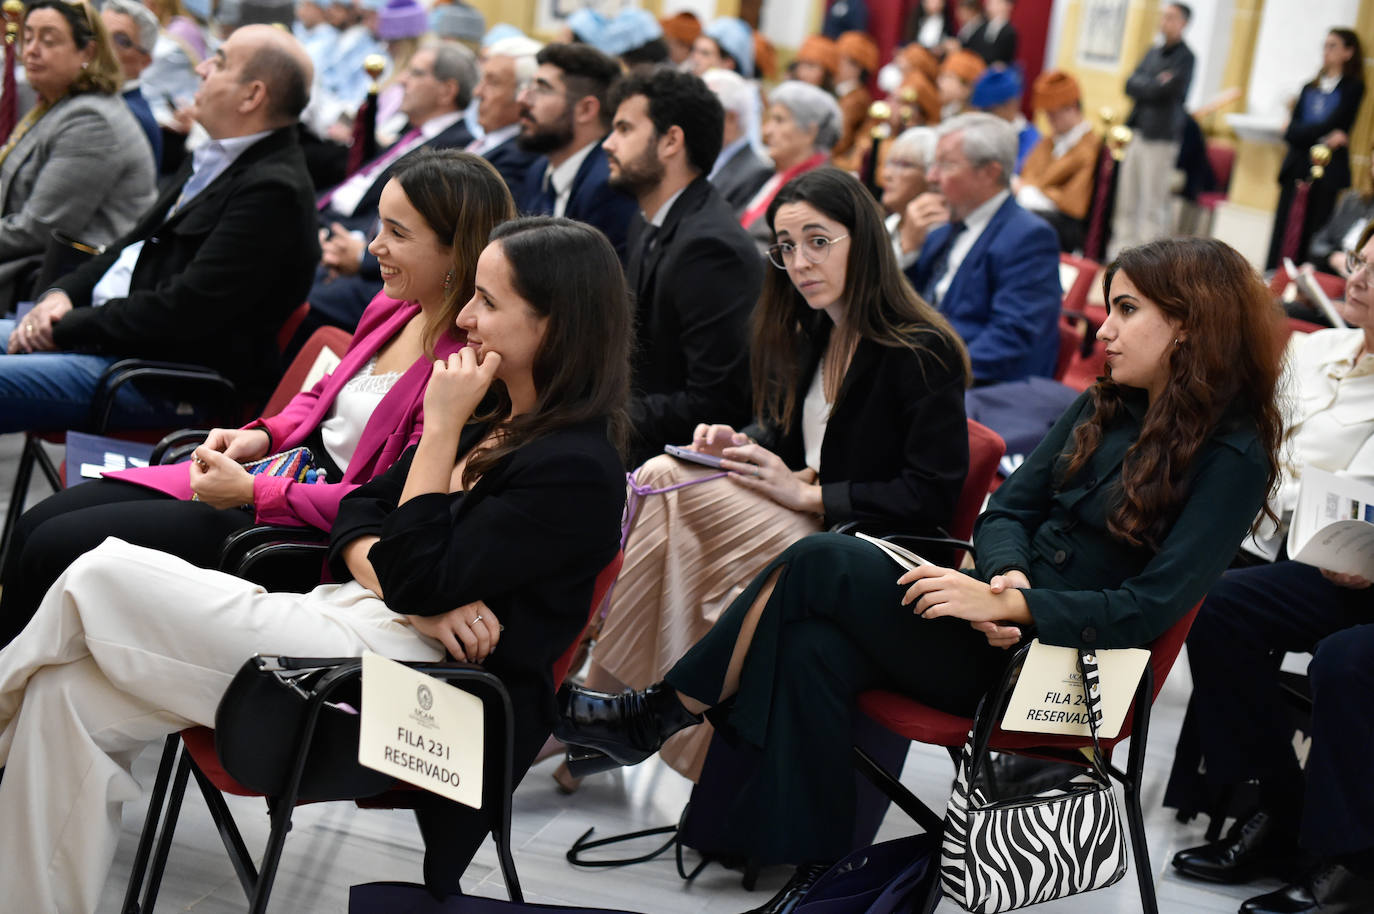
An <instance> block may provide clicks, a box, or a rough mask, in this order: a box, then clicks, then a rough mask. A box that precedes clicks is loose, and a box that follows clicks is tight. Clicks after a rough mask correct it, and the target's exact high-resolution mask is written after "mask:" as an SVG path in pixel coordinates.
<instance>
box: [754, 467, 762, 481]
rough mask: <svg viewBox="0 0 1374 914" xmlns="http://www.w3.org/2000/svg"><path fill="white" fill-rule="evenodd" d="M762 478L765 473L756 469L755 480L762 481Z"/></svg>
mask: <svg viewBox="0 0 1374 914" xmlns="http://www.w3.org/2000/svg"><path fill="white" fill-rule="evenodd" d="M762 476H763V473H762V472H761V471H760V470H759V468H758V467H754V478H755V479H760V478H762Z"/></svg>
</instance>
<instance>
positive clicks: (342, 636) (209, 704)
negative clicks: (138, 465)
mask: <svg viewBox="0 0 1374 914" xmlns="http://www.w3.org/2000/svg"><path fill="white" fill-rule="evenodd" d="M364 650H372V651H375V652H377V653H379V654H384V655H386V656H388V657H392V658H395V659H398V660H436V659H438V658H440V657H441V656H443V649H442V648H441V647H440V646H439V644H438V642H436V641H433V640H431V639H429V638H426V637H424V636H422V635H420V634H418V633H417V632H416V631H415V630H414V629H412V628H411V627H410V625H409V624H408V623H407V622H406V621H405V619H404V618H403V617H402V616H399V615H397V614H396V613H393V612H392V611H391V610H390V609H388V608H387V606H386V604H385V603H383V602H382V601H381V600H380V599H378V598H377V597H376V596H374V595H373V594H372V593H371V592H369V591H367V590H366V589H364V588H363V587H362V586H361V585H358V584H356V583H348V584H342V585H334V584H331V585H325V586H321V587H317V588H316V589H315V590H313V591H312V592H310V593H308V594H287V593H267V592H266V591H264V590H263V589H262V588H260V587H257V586H256V585H254V584H251V583H249V582H247V581H243V580H241V579H239V578H235V577H233V576H231V575H226V574H221V573H219V572H215V571H206V570H204V569H201V568H196V567H195V566H193V565H190V564H188V563H186V562H183V561H181V560H180V559H177V558H174V557H172V556H169V555H167V554H165V553H162V552H157V551H155V550H151V549H144V548H142V547H139V546H131V545H129V544H128V543H125V542H123V541H121V540H117V539H113V538H111V539H107V540H106V541H105V542H104V543H102V544H101V545H100V546H99V547H98V548H96V549H95V550H93V551H91V552H89V553H87V554H86V555H85V556H83V557H81V558H80V559H78V560H77V561H76V562H74V563H73V564H72V566H71V567H70V568H69V569H68V570H67V571H66V573H64V574H63V575H62V577H60V578H58V580H57V582H56V583H54V584H53V586H52V589H50V590H49V591H48V594H47V596H46V597H44V599H43V602H42V604H41V605H40V606H39V608H38V612H37V614H36V615H35V616H34V617H33V620H32V621H31V622H30V623H29V625H28V627H27V628H25V629H24V631H23V632H22V633H21V634H20V635H19V637H18V638H16V639H15V640H14V641H13V642H12V643H11V644H10V645H9V646H8V647H7V648H5V649H4V650H3V651H0V764H3V765H4V766H5V775H4V780H3V782H0V887H3V888H0V893H3V894H0V897H2V898H3V902H0V907H3V909H4V910H6V911H23V912H26V914H44V912H53V914H81V912H94V911H95V910H96V906H97V904H98V903H99V900H100V894H101V891H102V889H103V887H104V883H105V878H106V875H107V873H108V870H109V867H110V861H111V860H112V859H113V858H114V851H115V846H116V844H117V842H118V839H119V829H120V823H121V807H122V804H123V803H125V802H126V801H129V800H135V799H138V797H139V796H140V793H141V791H140V790H139V786H138V784H137V783H136V782H135V781H134V779H133V777H132V776H131V775H130V773H129V767H130V764H131V763H132V761H133V759H134V758H135V757H136V756H137V755H138V753H139V752H140V751H141V750H142V749H143V748H144V747H145V746H146V745H148V744H149V743H153V742H157V741H159V740H161V739H162V738H163V737H165V736H166V735H167V734H169V733H174V732H176V731H178V730H182V729H184V728H186V727H188V726H192V725H194V724H204V725H213V723H214V717H215V708H216V706H217V705H218V704H219V699H220V696H221V695H223V694H224V691H225V689H227V688H228V686H229V681H230V680H231V679H232V678H233V676H234V674H235V673H236V672H237V671H238V669H239V667H241V666H242V665H243V662H244V661H245V660H247V659H248V657H250V656H251V655H252V654H254V653H264V654H285V655H297V656H325V657H337V656H357V655H360V654H361V653H362V652H363V651H364Z"/></svg>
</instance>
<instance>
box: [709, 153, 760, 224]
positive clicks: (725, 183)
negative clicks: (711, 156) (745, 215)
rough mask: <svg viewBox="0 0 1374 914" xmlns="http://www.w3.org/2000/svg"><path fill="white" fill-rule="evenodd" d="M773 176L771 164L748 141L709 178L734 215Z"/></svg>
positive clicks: (740, 210)
mask: <svg viewBox="0 0 1374 914" xmlns="http://www.w3.org/2000/svg"><path fill="white" fill-rule="evenodd" d="M771 177H773V166H771V165H769V164H768V163H767V162H765V161H764V160H763V159H761V158H759V157H758V155H757V154H756V153H755V152H754V150H753V149H752V148H750V146H749V144H748V143H745V144H744V145H743V146H741V147H740V149H739V151H738V152H736V153H735V154H734V155H733V156H731V158H730V161H728V162H726V163H725V164H724V165H722V166H721V167H720V171H718V172H716V174H715V176H714V177H712V178H711V183H712V184H714V185H715V187H716V193H718V194H720V195H721V196H722V197H724V198H725V202H726V203H727V204H729V206H730V209H732V210H733V211H734V213H735V215H736V216H738V215H739V214H740V213H742V212H743V211H744V206H745V204H747V203H748V202H749V201H750V200H752V199H753V198H754V194H756V193H758V192H759V188H760V187H762V186H763V185H765V184H767V183H768V179H769V178H771Z"/></svg>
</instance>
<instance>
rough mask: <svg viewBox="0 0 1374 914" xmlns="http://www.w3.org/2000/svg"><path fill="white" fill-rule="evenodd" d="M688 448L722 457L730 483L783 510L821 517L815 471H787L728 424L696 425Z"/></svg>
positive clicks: (766, 450) (819, 491)
mask: <svg viewBox="0 0 1374 914" xmlns="http://www.w3.org/2000/svg"><path fill="white" fill-rule="evenodd" d="M690 447H691V449H692V450H694V451H696V452H698V453H701V454H712V455H714V456H716V457H720V458H722V460H721V464H720V466H721V469H723V470H728V471H729V473H730V481H731V482H734V483H737V484H739V485H741V486H743V487H744V488H746V489H749V490H751V491H753V492H757V493H759V494H760V495H762V496H764V497H765V498H769V499H772V500H773V501H775V502H777V503H778V504H780V505H782V506H783V507H784V508H791V509H792V510H793V511H801V512H803V513H806V514H820V513H822V511H823V510H824V506H823V504H822V502H821V487H820V486H819V485H818V484H817V477H816V471H815V470H813V469H811V468H810V467H803V468H802V469H800V470H793V469H791V468H789V467H788V466H787V464H786V463H784V462H783V460H782V458H781V457H779V456H778V455H777V454H774V453H773V452H772V451H770V450H768V448H766V447H764V446H763V445H761V444H755V443H754V442H753V441H750V440H749V437H748V436H747V435H744V434H742V433H740V432H737V431H735V430H734V429H733V428H731V427H730V426H728V425H705V424H702V425H698V426H697V427H696V429H695V430H694V431H693V432H692V443H691V445H690Z"/></svg>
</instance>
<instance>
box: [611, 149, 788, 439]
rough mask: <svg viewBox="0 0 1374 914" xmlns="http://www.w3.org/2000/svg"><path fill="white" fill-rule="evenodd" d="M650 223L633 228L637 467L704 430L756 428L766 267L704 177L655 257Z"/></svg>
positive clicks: (668, 222) (662, 233)
mask: <svg viewBox="0 0 1374 914" xmlns="http://www.w3.org/2000/svg"><path fill="white" fill-rule="evenodd" d="M647 228H648V223H647V222H645V221H644V217H643V216H642V215H641V216H636V217H635V220H634V224H633V225H632V226H631V228H630V245H629V247H630V266H629V270H628V271H627V272H628V278H629V283H630V289H631V291H633V292H634V294H635V302H636V304H635V310H636V312H637V313H636V320H635V335H636V345H635V358H634V377H633V388H634V395H633V397H632V399H631V402H630V423H631V426H632V427H633V429H634V432H635V445H634V448H633V451H634V453H633V457H632V461H631V462H632V463H634V464H635V465H638V464H639V463H642V462H643V461H644V460H647V459H649V458H650V457H652V456H654V455H655V454H658V453H660V452H662V450H663V446H664V445H665V444H685V443H687V442H688V441H690V440H691V439H692V429H693V428H695V427H696V424H697V423H698V422H724V423H727V424H729V425H735V426H738V425H741V424H743V423H744V422H747V421H748V420H749V342H748V340H749V315H750V314H752V313H753V310H754V304H755V303H756V302H757V301H758V297H759V289H760V288H761V287H762V285H763V262H762V259H761V258H760V257H759V255H758V252H757V251H756V250H755V248H754V242H753V241H751V240H750V238H749V236H748V235H746V234H745V232H744V229H742V228H740V226H739V221H738V220H737V219H735V217H734V216H733V215H732V214H731V212H730V208H729V206H727V205H726V203H725V201H724V200H722V199H721V198H720V195H719V194H717V193H716V191H715V188H713V187H712V186H711V183H710V182H709V181H707V180H706V179H705V178H704V177H700V176H699V177H697V178H696V180H694V181H693V182H692V183H691V184H689V185H687V187H686V188H685V189H684V190H683V191H682V195H681V196H680V197H678V198H677V200H675V201H674V202H673V207H672V209H671V210H669V211H668V215H667V218H665V219H664V221H663V227H662V228H660V229H659V230H658V232H657V233H656V234H655V236H654V243H653V245H652V247H651V248H649V249H648V250H647V251H646V250H645V245H644V233H645V230H646V229H647Z"/></svg>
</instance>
